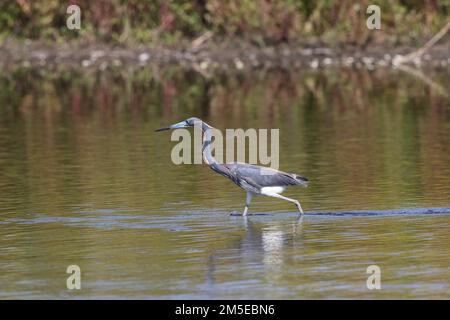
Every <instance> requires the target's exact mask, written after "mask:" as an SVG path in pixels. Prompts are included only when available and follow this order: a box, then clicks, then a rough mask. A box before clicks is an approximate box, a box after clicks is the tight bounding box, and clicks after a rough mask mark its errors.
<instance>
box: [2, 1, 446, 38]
mask: <svg viewBox="0 0 450 320" xmlns="http://www.w3.org/2000/svg"><path fill="white" fill-rule="evenodd" d="M70 4H76V5H78V6H80V8H81V24H82V26H81V30H79V31H72V30H69V29H67V28H66V19H67V17H68V14H67V13H66V9H67V7H68V6H69V5H70ZM370 4H377V5H379V6H380V8H381V19H382V30H380V31H377V32H372V31H371V30H368V29H367V27H366V19H367V17H368V15H367V13H366V9H367V7H368V5H370ZM449 13H450V0H426V1H421V0H420V1H419V0H412V1H402V0H393V1H391V0H389V1H388V0H379V1H373V0H370V1H369V0H363V1H357V2H356V1H331V0H318V1H310V0H278V1H271V0H229V1H222V0H190V1H189V0H178V1H165V0H129V1H125V0H96V1H89V0H72V1H59V0H40V1H34V0H12V1H2V2H0V38H2V39H5V38H7V37H17V38H28V39H49V40H53V41H54V40H56V41H65V40H66V39H75V38H77V39H82V40H88V41H98V40H101V41H108V42H115V43H128V42H137V43H140V42H145V43H158V42H163V43H174V42H175V41H179V40H180V39H192V38H195V37H197V36H199V35H201V34H203V33H205V32H207V31H211V32H212V33H213V34H214V36H215V37H218V38H226V39H236V38H237V39H243V40H246V41H248V42H251V43H254V44H259V45H265V44H276V43H280V42H292V41H298V40H308V39H320V40H322V41H325V42H327V43H331V44H332V43H342V42H344V43H354V44H365V43H367V42H369V41H375V42H377V41H378V42H379V41H390V42H393V43H397V42H410V43H411V42H412V43H414V42H417V41H418V40H422V39H423V38H424V37H429V36H430V35H431V34H433V33H435V32H436V31H438V30H439V28H441V27H442V26H443V25H444V24H445V22H446V20H447V17H448V15H449Z"/></svg>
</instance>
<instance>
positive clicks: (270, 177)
mask: <svg viewBox="0 0 450 320" xmlns="http://www.w3.org/2000/svg"><path fill="white" fill-rule="evenodd" d="M186 127H198V128H200V129H201V130H202V131H203V158H204V160H205V162H206V163H207V164H208V165H209V166H210V167H211V169H213V170H214V171H215V172H217V173H220V174H221V175H223V176H224V177H227V178H229V179H230V180H231V181H233V182H234V183H235V184H237V185H238V186H239V187H241V188H242V189H244V190H246V191H247V199H246V201H245V209H244V212H243V213H242V215H244V216H245V215H247V211H248V207H249V206H250V202H251V200H252V197H253V195H264V196H268V197H274V198H279V199H283V200H286V201H290V202H292V203H294V204H295V205H296V206H297V209H298V211H299V212H300V214H303V210H302V207H301V205H300V202H298V201H297V200H294V199H291V198H288V197H284V196H282V195H280V193H282V192H283V191H284V189H285V188H286V187H288V186H295V185H299V186H303V187H306V186H307V185H308V179H307V178H305V177H301V176H299V175H296V174H294V173H286V172H283V171H278V170H275V169H272V168H267V167H262V166H257V165H253V164H248V163H241V162H234V163H219V162H217V161H216V159H215V158H214V157H213V156H212V154H211V147H210V145H211V142H212V141H211V140H212V134H211V129H213V128H212V127H211V126H210V125H208V124H207V123H205V122H203V121H202V120H200V119H198V118H189V119H187V120H184V121H181V122H179V123H176V124H174V125H171V126H170V127H166V128H161V129H158V130H156V131H163V130H169V129H178V128H186Z"/></svg>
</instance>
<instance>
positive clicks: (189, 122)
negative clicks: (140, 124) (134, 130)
mask: <svg viewBox="0 0 450 320" xmlns="http://www.w3.org/2000/svg"><path fill="white" fill-rule="evenodd" d="M202 123H203V121H202V120H200V119H199V118H195V117H192V118H189V119H186V120H183V121H181V122H178V123H175V124H173V125H171V126H168V127H165V128H160V129H157V130H155V131H164V130H170V129H179V128H187V127H194V126H200V127H201V126H202Z"/></svg>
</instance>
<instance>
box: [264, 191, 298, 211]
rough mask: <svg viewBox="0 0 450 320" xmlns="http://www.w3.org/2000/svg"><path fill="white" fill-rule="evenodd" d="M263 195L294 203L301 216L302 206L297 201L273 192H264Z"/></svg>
mask: <svg viewBox="0 0 450 320" xmlns="http://www.w3.org/2000/svg"><path fill="white" fill-rule="evenodd" d="M263 194H264V195H265V196H269V197H274V198H278V199H283V200H286V201H289V202H292V203H294V204H295V205H296V206H297V209H298V212H300V214H303V209H302V206H301V205H300V202H299V201H298V200H295V199H291V198H288V197H285V196H282V195H281V194H278V193H275V192H265V193H263Z"/></svg>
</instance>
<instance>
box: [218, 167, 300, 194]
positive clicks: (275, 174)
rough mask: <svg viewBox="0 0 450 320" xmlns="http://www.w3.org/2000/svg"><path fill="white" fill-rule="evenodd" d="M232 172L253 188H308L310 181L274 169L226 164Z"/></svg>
mask: <svg viewBox="0 0 450 320" xmlns="http://www.w3.org/2000/svg"><path fill="white" fill-rule="evenodd" d="M226 166H227V167H228V168H229V170H230V172H234V173H235V175H236V176H237V177H238V178H239V179H243V180H245V181H246V182H247V183H249V184H251V185H252V186H255V187H258V188H259V189H261V188H262V187H278V186H293V185H301V186H305V187H306V186H307V185H308V179H307V178H305V177H301V176H299V175H296V174H294V173H287V172H283V171H278V170H275V169H272V168H267V167H261V166H257V165H253V164H248V163H239V162H236V163H230V164H226Z"/></svg>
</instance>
